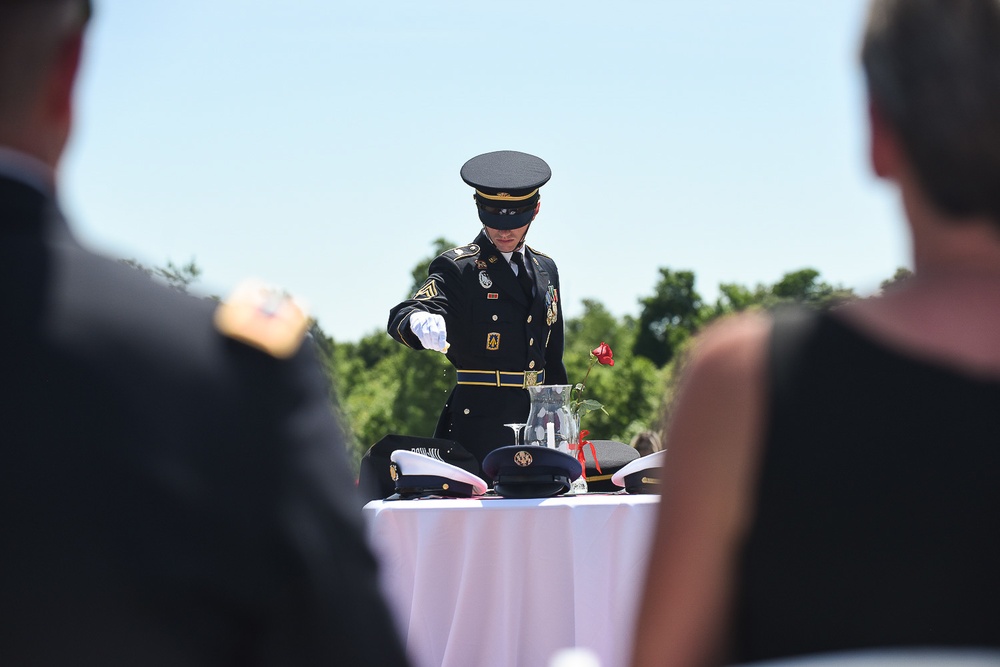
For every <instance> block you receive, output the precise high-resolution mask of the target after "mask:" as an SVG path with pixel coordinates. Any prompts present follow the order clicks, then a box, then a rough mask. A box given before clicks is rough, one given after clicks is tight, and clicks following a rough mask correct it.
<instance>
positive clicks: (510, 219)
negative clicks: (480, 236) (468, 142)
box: [462, 151, 552, 229]
mask: <svg viewBox="0 0 1000 667" xmlns="http://www.w3.org/2000/svg"><path fill="white" fill-rule="evenodd" d="M551 177H552V170H551V169H549V165H548V164H546V163H545V160H543V159H541V158H538V157H535V156H534V155H528V154H527V153H519V152H518V151H494V152H492V153H484V154H482V155H477V156H476V157H474V158H472V159H471V160H469V161H468V162H466V163H465V164H464V165H462V180H463V181H465V182H466V183H468V184H469V185H471V186H472V187H474V188H475V189H476V193H475V195H474V197H475V200H476V206H477V207H478V208H479V219H480V221H481V222H482V223H483V224H484V225H486V226H487V227H492V228H493V229H517V228H518V227H523V226H525V225H526V224H528V223H529V222H531V219H532V218H533V217H534V213H535V204H537V203H538V189H539V188H540V187H542V186H543V185H545V184H546V183H547V182H548V181H549V179H550V178H551Z"/></svg>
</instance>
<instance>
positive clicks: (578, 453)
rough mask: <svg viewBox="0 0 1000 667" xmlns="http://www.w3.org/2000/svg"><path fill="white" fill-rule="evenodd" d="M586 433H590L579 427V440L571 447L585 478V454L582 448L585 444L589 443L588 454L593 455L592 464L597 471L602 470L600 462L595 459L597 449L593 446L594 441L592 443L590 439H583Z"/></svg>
mask: <svg viewBox="0 0 1000 667" xmlns="http://www.w3.org/2000/svg"><path fill="white" fill-rule="evenodd" d="M588 435H590V431H588V430H587V429H580V442H579V443H578V444H577V445H576V446H574V447H573V449H575V450H576V458H577V460H578V461H579V462H580V465H582V466H583V478H584V479H587V455H586V454H585V453H584V449H583V448H584V447H585V446H587V445H590V454H591V456H593V457H594V466H595V467H596V468H597V472H602V471H601V462H600V461H598V460H597V449H595V448H594V443H592V442H591V441H590V440H584V438H586V437H587V436H588Z"/></svg>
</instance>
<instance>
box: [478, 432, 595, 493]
mask: <svg viewBox="0 0 1000 667" xmlns="http://www.w3.org/2000/svg"><path fill="white" fill-rule="evenodd" d="M483 473H484V474H485V475H486V476H487V477H489V478H490V479H492V480H493V483H494V484H493V488H494V489H495V490H496V492H497V495H500V496H503V497H504V498H548V497H550V496H558V495H559V494H561V493H566V492H567V491H569V489H570V486H571V485H572V484H573V480H575V479H577V478H578V477H580V475H582V474H583V464H581V463H580V462H579V461H578V460H577V459H576V457H574V456H571V455H569V454H567V453H566V452H560V451H559V450H558V449H553V448H551V447H539V446H538V445H509V446H507V447H500V448H498V449H494V450H493V451H492V452H490V453H489V454H487V455H486V458H485V459H483Z"/></svg>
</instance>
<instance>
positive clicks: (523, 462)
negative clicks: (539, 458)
mask: <svg viewBox="0 0 1000 667" xmlns="http://www.w3.org/2000/svg"><path fill="white" fill-rule="evenodd" d="M514 463H515V464H517V465H518V466H520V467H522V468H527V467H528V466H530V465H531V454H529V453H528V452H526V451H524V450H523V449H522V450H521V451H519V452H518V453H517V454H514Z"/></svg>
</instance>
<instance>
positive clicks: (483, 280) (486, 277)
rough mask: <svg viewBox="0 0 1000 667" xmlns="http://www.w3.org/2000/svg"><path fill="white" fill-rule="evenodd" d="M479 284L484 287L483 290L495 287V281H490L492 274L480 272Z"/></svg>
mask: <svg viewBox="0 0 1000 667" xmlns="http://www.w3.org/2000/svg"><path fill="white" fill-rule="evenodd" d="M479 284H480V285H482V286H483V289H489V288H491V287H493V281H492V280H490V274H488V273H486V272H485V271H480V272H479Z"/></svg>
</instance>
